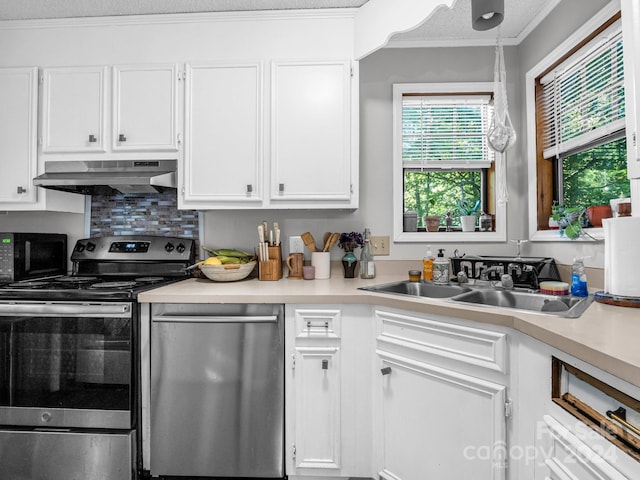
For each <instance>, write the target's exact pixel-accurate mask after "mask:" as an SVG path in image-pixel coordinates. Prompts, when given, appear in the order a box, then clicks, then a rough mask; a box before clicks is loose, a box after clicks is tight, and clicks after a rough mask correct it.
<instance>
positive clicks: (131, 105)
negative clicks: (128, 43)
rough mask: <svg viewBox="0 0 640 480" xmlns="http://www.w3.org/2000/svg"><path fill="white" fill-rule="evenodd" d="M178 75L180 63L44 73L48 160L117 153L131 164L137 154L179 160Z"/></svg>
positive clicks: (44, 150) (45, 152)
mask: <svg viewBox="0 0 640 480" xmlns="http://www.w3.org/2000/svg"><path fill="white" fill-rule="evenodd" d="M109 72H112V76H110V75H109ZM178 75H179V72H178V66H177V65H175V64H167V65H128V66H115V67H107V66H97V67H92V66H82V67H80V66H79V67H56V68H45V69H43V71H42V112H41V116H42V133H41V140H40V143H41V150H40V151H41V153H42V154H43V155H44V156H45V160H69V159H74V158H76V157H77V155H75V154H81V155H82V159H83V160H94V159H95V160H107V159H117V158H119V156H118V155H120V156H122V155H126V156H127V159H129V160H130V159H131V158H132V157H131V153H132V152H138V153H140V154H142V157H144V154H145V153H147V154H148V153H149V152H153V155H154V156H153V158H154V159H158V158H176V153H175V152H177V151H178V149H179V132H178V125H179V123H178V122H179V119H180V116H179V105H180V103H179V88H178V87H179V81H178ZM158 152H163V153H164V155H161V156H158ZM87 154H89V155H87ZM93 154H95V155H94V156H91V155H93Z"/></svg>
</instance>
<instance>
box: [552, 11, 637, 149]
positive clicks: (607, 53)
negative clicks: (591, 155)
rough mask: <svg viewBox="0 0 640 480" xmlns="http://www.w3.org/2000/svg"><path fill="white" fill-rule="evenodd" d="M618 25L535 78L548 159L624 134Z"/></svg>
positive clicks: (622, 77) (620, 34)
mask: <svg viewBox="0 0 640 480" xmlns="http://www.w3.org/2000/svg"><path fill="white" fill-rule="evenodd" d="M623 70H624V66H623V59H622V29H621V25H620V21H619V20H618V21H617V22H616V23H614V24H613V25H611V27H609V28H608V29H607V30H606V31H605V32H603V33H602V34H601V35H599V36H598V37H597V38H595V39H594V40H593V41H592V42H590V43H589V44H588V45H585V46H584V47H583V48H582V49H580V50H579V51H578V52H576V53H575V54H573V55H572V56H571V57H569V58H568V59H567V60H565V62H563V63H562V64H561V65H560V66H558V67H557V68H555V69H554V70H552V71H551V72H549V73H548V74H547V75H545V76H544V77H542V78H541V79H540V84H541V86H542V92H541V97H540V102H541V103H540V105H541V107H542V141H543V156H544V157H545V158H551V157H555V156H560V155H561V154H563V153H566V152H573V151H576V150H579V149H580V148H584V147H586V146H588V145H593V144H594V143H597V142H598V140H599V139H603V138H605V137H607V136H609V135H611V134H613V133H615V132H618V131H620V130H624V128H625V120H624V116H625V115H624V108H625V107H624V71H623Z"/></svg>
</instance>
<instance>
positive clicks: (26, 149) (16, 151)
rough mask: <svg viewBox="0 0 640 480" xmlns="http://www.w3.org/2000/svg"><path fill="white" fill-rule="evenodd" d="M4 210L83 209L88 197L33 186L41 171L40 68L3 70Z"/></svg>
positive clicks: (0, 146)
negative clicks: (38, 146)
mask: <svg viewBox="0 0 640 480" xmlns="http://www.w3.org/2000/svg"><path fill="white" fill-rule="evenodd" d="M0 105H2V108H0V210H56V211H67V212H83V211H84V198H83V197H82V196H80V195H74V196H72V195H71V194H68V193H64V192H53V191H51V192H49V191H45V190H43V189H40V188H36V187H34V186H33V184H32V181H33V178H34V177H35V176H37V175H38V174H39V173H40V172H39V171H38V157H37V126H38V69H37V67H23V68H2V69H0Z"/></svg>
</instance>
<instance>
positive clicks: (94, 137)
mask: <svg viewBox="0 0 640 480" xmlns="http://www.w3.org/2000/svg"><path fill="white" fill-rule="evenodd" d="M97 141H98V139H97V138H96V136H95V135H89V143H96V142H97Z"/></svg>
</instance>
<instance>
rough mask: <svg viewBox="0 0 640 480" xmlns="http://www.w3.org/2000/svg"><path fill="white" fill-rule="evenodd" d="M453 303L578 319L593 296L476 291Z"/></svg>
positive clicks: (455, 298) (458, 297) (457, 297)
mask: <svg viewBox="0 0 640 480" xmlns="http://www.w3.org/2000/svg"><path fill="white" fill-rule="evenodd" d="M451 300H452V301H455V302H462V303H475V304H479V305H490V306H492V307H501V308H514V309H517V310H526V311H529V312H542V313H546V314H549V315H557V316H560V317H567V318H578V317H579V316H580V315H582V313H583V312H584V311H585V310H586V309H587V307H588V306H589V305H590V304H591V302H592V301H593V296H589V297H573V296H569V295H544V294H541V293H531V292H521V291H517V290H494V289H489V288H486V289H474V290H471V291H469V292H466V293H462V294H460V295H456V296H455V297H453V298H451Z"/></svg>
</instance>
